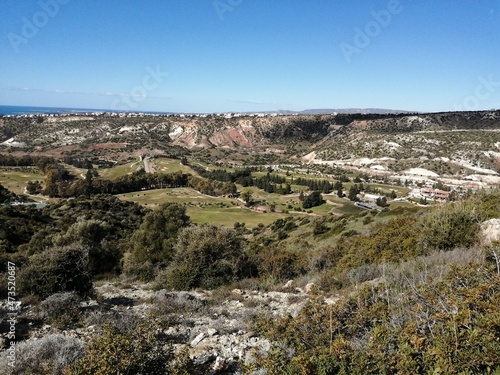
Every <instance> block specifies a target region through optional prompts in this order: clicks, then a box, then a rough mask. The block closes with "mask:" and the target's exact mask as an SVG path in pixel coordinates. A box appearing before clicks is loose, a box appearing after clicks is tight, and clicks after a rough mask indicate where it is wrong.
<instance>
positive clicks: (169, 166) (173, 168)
mask: <svg viewBox="0 0 500 375" xmlns="http://www.w3.org/2000/svg"><path fill="white" fill-rule="evenodd" d="M150 163H151V165H152V166H153V168H154V171H155V172H157V173H174V172H182V173H191V174H193V175H195V174H196V172H195V171H193V170H192V169H191V168H189V166H187V165H182V164H181V161H180V160H179V159H168V158H155V159H151V160H150Z"/></svg>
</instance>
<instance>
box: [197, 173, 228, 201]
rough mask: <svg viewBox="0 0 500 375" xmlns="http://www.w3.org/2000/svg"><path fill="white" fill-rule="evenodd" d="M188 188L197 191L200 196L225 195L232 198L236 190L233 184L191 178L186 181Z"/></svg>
mask: <svg viewBox="0 0 500 375" xmlns="http://www.w3.org/2000/svg"><path fill="white" fill-rule="evenodd" d="M188 183H189V186H191V187H192V188H193V189H195V190H197V191H199V192H200V193H202V194H207V195H212V196H214V197H218V196H222V195H227V196H234V195H236V194H237V192H238V189H237V188H236V185H235V184H234V183H233V182H230V181H228V182H221V181H216V180H211V179H209V178H202V177H197V176H191V177H189V179H188Z"/></svg>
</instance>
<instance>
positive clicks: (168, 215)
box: [125, 203, 190, 280]
mask: <svg viewBox="0 0 500 375" xmlns="http://www.w3.org/2000/svg"><path fill="white" fill-rule="evenodd" d="M189 223H190V221H189V217H188V216H187V215H186V208H185V207H183V206H180V205H178V204H175V203H164V204H162V205H161V206H160V207H159V208H158V210H155V211H152V212H150V213H148V214H147V215H146V216H145V217H144V220H143V222H142V224H141V225H140V226H139V229H137V230H136V231H135V232H134V234H133V235H132V237H131V239H130V245H131V247H132V251H131V257H130V259H129V260H130V262H129V263H126V264H125V266H126V267H125V268H126V271H127V273H129V274H135V275H137V276H139V277H141V278H142V279H145V280H151V279H152V278H153V277H154V274H155V268H157V267H165V266H167V265H168V264H169V262H170V261H171V260H172V258H173V256H174V254H175V249H174V245H175V243H176V240H177V233H178V232H179V230H180V229H181V228H183V227H186V226H187V225H189Z"/></svg>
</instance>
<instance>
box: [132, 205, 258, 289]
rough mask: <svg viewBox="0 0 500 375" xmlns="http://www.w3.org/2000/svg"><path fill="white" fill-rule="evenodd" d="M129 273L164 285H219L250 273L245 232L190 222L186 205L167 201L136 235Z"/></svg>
mask: <svg viewBox="0 0 500 375" xmlns="http://www.w3.org/2000/svg"><path fill="white" fill-rule="evenodd" d="M130 249H131V251H130V253H129V254H127V257H126V258H125V272H126V273H127V274H128V275H130V276H135V277H139V278H141V279H143V280H148V281H150V280H153V279H155V278H156V283H157V284H158V286H159V287H161V288H168V289H175V290H189V289H192V288H197V287H202V288H215V287H218V286H221V285H225V284H228V283H230V282H232V281H235V280H239V279H241V278H244V277H247V276H249V275H250V272H251V270H252V267H250V266H249V262H248V258H247V256H246V254H245V251H244V250H245V247H244V240H243V237H242V236H240V235H239V234H237V233H236V231H235V230H234V229H226V228H223V227H216V226H212V225H203V226H192V225H191V226H190V220H189V217H188V216H187V215H186V209H185V208H184V207H183V206H179V205H177V204H173V203H166V204H163V205H161V206H160V208H159V209H158V210H156V211H153V212H150V213H148V214H147V215H146V216H145V218H144V221H143V222H142V224H141V225H140V227H139V228H138V229H137V231H135V232H134V234H133V235H132V237H131V239H130Z"/></svg>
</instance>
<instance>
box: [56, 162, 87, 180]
mask: <svg viewBox="0 0 500 375" xmlns="http://www.w3.org/2000/svg"><path fill="white" fill-rule="evenodd" d="M62 165H63V166H64V168H66V169H67V170H68V171H69V172H70V173H71V174H72V175H74V176H76V178H85V174H86V173H87V170H86V169H84V168H77V167H75V166H73V165H69V164H64V163H62ZM82 174H83V176H82Z"/></svg>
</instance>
